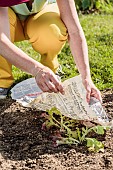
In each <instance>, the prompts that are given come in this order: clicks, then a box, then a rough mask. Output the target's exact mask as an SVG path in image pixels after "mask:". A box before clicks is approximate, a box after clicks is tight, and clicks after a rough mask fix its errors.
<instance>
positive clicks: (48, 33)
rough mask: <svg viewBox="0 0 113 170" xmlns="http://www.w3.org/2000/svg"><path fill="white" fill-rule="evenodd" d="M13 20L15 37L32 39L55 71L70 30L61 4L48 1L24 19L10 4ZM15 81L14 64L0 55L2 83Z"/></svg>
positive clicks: (6, 86)
mask: <svg viewBox="0 0 113 170" xmlns="http://www.w3.org/2000/svg"><path fill="white" fill-rule="evenodd" d="M9 21H10V35H11V41H12V42H18V41H22V40H29V42H30V43H31V44H32V47H33V49H34V50H35V51H37V52H38V53H40V54H41V63H42V64H43V65H45V66H48V67H49V68H50V69H52V70H53V71H54V72H55V71H56V70H57V68H58V66H59V63H58V60H57V55H58V54H59V52H60V51H61V49H62V47H63V45H64V44H65V42H66V40H67V30H66V27H65V25H64V24H63V22H62V21H61V19H60V16H59V10H58V7H57V5H56V4H50V5H47V6H46V7H45V8H44V9H43V10H42V11H40V12H39V13H37V14H35V15H31V16H29V17H28V18H27V19H26V20H25V21H24V22H21V21H20V20H19V18H18V16H17V15H16V14H15V13H14V11H13V10H12V9H10V8H9ZM9 55H10V54H9ZM15 59H16V56H15ZM13 81H14V78H13V75H12V65H11V64H10V63H9V62H8V61H7V60H6V59H4V58H3V57H2V56H0V87H3V88H8V87H10V86H11V85H12V84H13Z"/></svg>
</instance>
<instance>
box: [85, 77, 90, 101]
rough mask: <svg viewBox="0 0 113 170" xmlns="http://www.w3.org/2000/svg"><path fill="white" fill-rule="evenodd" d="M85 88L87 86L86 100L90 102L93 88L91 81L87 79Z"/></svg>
mask: <svg viewBox="0 0 113 170" xmlns="http://www.w3.org/2000/svg"><path fill="white" fill-rule="evenodd" d="M85 88H86V101H87V102H88V103H89V102H90V97H91V88H90V85H89V83H88V82H87V81H86V80H85Z"/></svg>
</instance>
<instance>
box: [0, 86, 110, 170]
mask: <svg viewBox="0 0 113 170" xmlns="http://www.w3.org/2000/svg"><path fill="white" fill-rule="evenodd" d="M102 97H103V107H104V108H105V110H106V112H107V113H108V116H109V118H111V119H112V118H113V90H112V89H107V90H105V91H103V92H102ZM40 114H41V113H40V112H38V111H37V110H35V109H31V108H25V107H23V106H21V105H20V104H18V103H17V102H15V101H14V100H12V99H11V98H7V99H6V100H0V170H113V130H109V131H107V133H106V135H105V137H104V138H103V137H102V141H103V143H104V145H105V151H104V152H99V153H93V152H88V150H87V148H86V146H83V145H81V146H75V145H72V146H68V145H61V146H58V147H54V146H53V144H52V141H51V138H50V135H51V131H44V130H41V127H42V124H43V121H44V120H43V119H42V118H41V117H40Z"/></svg>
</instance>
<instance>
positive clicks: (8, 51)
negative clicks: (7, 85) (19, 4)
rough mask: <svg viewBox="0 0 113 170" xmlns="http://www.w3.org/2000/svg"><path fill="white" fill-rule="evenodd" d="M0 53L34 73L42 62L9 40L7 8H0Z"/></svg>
mask: <svg viewBox="0 0 113 170" xmlns="http://www.w3.org/2000/svg"><path fill="white" fill-rule="evenodd" d="M0 21H1V24H0V55H2V56H3V57H4V58H5V59H7V60H8V61H9V62H10V63H12V64H14V65H15V66H17V67H18V68H20V69H22V70H24V71H26V72H28V73H30V74H32V75H34V76H35V75H36V72H37V71H38V70H39V68H42V67H44V66H43V65H42V64H40V63H38V62H37V61H35V60H33V59H32V58H30V57H29V56H28V55H27V54H25V53H24V52H23V51H22V50H21V49H19V48H18V47H16V46H15V45H14V44H13V43H12V42H11V41H10V31H9V30H10V29H9V19H8V9H7V8H2V7H1V8H0Z"/></svg>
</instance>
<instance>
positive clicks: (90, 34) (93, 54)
mask: <svg viewBox="0 0 113 170" xmlns="http://www.w3.org/2000/svg"><path fill="white" fill-rule="evenodd" d="M80 22H81V25H82V27H83V30H84V33H85V36H86V40H87V44H88V48H89V60H90V68H91V75H92V79H93V81H94V83H95V85H96V86H97V87H98V88H99V89H100V90H103V89H105V88H113V16H112V15H93V14H92V15H82V16H80ZM16 45H17V46H19V47H20V48H21V49H23V51H25V52H26V53H27V54H28V55H29V56H31V57H33V58H34V59H36V60H38V61H39V59H40V56H39V54H38V53H37V52H35V51H34V50H33V49H32V47H31V45H30V44H29V43H28V42H27V41H24V42H19V43H16ZM58 59H59V62H60V64H61V65H62V67H63V71H64V73H65V74H64V76H63V78H62V79H63V80H65V79H67V78H70V77H73V76H75V75H77V74H78V71H77V69H76V66H75V64H74V60H73V57H72V55H71V52H70V48H69V45H68V43H67V44H66V45H65V47H64V48H63V50H62V52H61V54H60V55H59V56H58ZM13 74H14V77H15V80H16V83H17V82H19V81H22V80H24V79H26V78H28V77H31V76H30V75H27V74H26V73H23V72H22V71H20V70H19V69H17V68H15V67H14V66H13Z"/></svg>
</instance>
